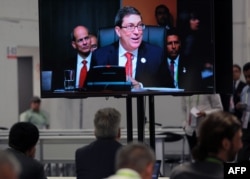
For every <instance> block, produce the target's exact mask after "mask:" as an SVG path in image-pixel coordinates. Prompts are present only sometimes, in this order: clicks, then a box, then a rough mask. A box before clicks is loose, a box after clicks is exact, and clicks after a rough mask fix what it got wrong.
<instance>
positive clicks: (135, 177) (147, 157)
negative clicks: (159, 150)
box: [108, 143, 155, 179]
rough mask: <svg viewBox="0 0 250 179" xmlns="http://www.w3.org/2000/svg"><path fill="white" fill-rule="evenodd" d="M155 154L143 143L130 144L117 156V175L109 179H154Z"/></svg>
mask: <svg viewBox="0 0 250 179" xmlns="http://www.w3.org/2000/svg"><path fill="white" fill-rule="evenodd" d="M154 163H155V155H154V152H153V151H152V150H151V149H150V148H149V147H148V146H146V145H145V144H143V143H130V144H128V145H127V146H124V147H122V148H121V149H120V150H119V151H118V152H117V155H116V169H117V171H116V173H115V175H113V176H110V177H109V178H108V179H152V174H153V171H154Z"/></svg>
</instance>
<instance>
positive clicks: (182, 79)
mask: <svg viewBox="0 0 250 179" xmlns="http://www.w3.org/2000/svg"><path fill="white" fill-rule="evenodd" d="M161 73H162V75H161V77H165V76H166V75H165V74H168V73H170V74H171V77H172V80H173V81H174V87H175V88H180V89H184V90H185V91H193V92H195V91H200V90H201V80H202V78H201V65H200V62H199V61H198V60H197V59H196V58H195V57H191V56H189V57H187V56H183V55H182V54H181V41H180V36H179V33H178V31H177V29H175V28H172V29H169V30H168V32H167V36H166V58H165V61H164V65H163V66H162V70H161Z"/></svg>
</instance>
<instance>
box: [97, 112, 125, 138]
mask: <svg viewBox="0 0 250 179" xmlns="http://www.w3.org/2000/svg"><path fill="white" fill-rule="evenodd" d="M120 122H121V114H120V112H119V111H117V110H116V109H114V108H103V109H100V110H98V111H97V112H96V114H95V119H94V125H95V135H96V137H97V138H116V137H117V136H118V133H119V130H120Z"/></svg>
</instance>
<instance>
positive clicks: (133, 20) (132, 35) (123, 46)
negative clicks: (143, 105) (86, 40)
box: [92, 6, 171, 88]
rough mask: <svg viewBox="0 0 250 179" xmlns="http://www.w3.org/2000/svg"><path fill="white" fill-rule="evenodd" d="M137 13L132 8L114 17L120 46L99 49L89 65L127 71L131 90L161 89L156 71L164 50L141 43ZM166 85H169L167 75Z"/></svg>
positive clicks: (140, 24) (120, 11)
mask: <svg viewBox="0 0 250 179" xmlns="http://www.w3.org/2000/svg"><path fill="white" fill-rule="evenodd" d="M144 28H145V25H144V24H143V22H142V17H141V14H140V12H139V11H138V10H137V9H135V8H134V7H130V6H126V7H123V8H121V9H120V10H119V11H118V13H117V15H116V17H115V31H116V34H117V36H118V37H119V42H115V43H114V44H111V45H108V46H106V47H103V48H99V49H97V50H96V51H94V53H93V55H92V65H93V66H96V65H117V66H124V67H125V68H126V75H127V81H131V82H132V85H133V87H134V88H141V87H146V86H147V87H150V86H152V87H153V86H154V87H156V86H160V84H161V83H160V81H159V79H160V78H159V75H160V74H159V68H160V66H161V63H162V60H163V50H162V49H161V48H160V47H157V46H153V45H151V44H148V43H146V42H143V41H142V37H143V29H144ZM166 79H167V80H166V81H171V77H170V75H169V76H168V77H166Z"/></svg>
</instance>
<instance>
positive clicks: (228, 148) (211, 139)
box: [192, 111, 242, 162]
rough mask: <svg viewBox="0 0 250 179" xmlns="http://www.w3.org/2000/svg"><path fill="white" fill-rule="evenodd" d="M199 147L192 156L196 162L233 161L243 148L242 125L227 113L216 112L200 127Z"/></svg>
mask: <svg viewBox="0 0 250 179" xmlns="http://www.w3.org/2000/svg"><path fill="white" fill-rule="evenodd" d="M199 131H200V135H199V138H198V145H197V146H196V147H195V148H194V150H193V152H192V154H193V157H194V159H195V160H198V161H203V160H206V159H207V158H210V157H212V158H216V159H219V160H221V161H223V162H226V161H233V160H234V159H235V157H236V154H237V153H238V151H239V150H240V149H241V147H242V141H241V137H242V131H241V124H240V122H239V121H238V120H237V118H236V117H235V116H234V115H232V114H230V113H227V112H223V111H220V112H215V113H212V114H210V115H208V116H207V117H206V119H205V120H204V121H203V122H202V124H201V126H200V129H199Z"/></svg>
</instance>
